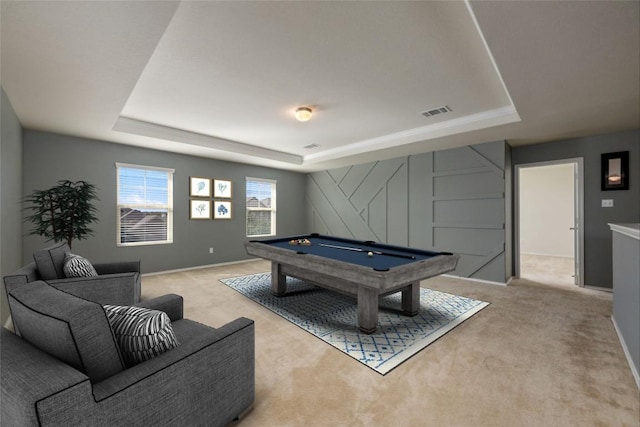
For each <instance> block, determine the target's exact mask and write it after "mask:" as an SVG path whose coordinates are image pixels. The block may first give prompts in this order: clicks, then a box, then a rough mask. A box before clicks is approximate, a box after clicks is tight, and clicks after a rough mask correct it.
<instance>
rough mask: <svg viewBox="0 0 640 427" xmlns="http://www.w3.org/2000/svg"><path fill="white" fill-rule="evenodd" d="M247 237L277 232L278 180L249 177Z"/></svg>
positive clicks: (247, 190)
mask: <svg viewBox="0 0 640 427" xmlns="http://www.w3.org/2000/svg"><path fill="white" fill-rule="evenodd" d="M246 180H247V188H246V200H247V205H246V208H247V209H246V210H247V237H258V236H274V235H275V234H276V181H272V180H266V179H260V178H247V179H246Z"/></svg>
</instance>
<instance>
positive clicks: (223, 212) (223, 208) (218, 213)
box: [213, 200, 231, 219]
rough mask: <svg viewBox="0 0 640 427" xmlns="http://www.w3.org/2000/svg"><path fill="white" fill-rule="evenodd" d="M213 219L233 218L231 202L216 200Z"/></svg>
mask: <svg viewBox="0 0 640 427" xmlns="http://www.w3.org/2000/svg"><path fill="white" fill-rule="evenodd" d="M213 219H231V202H228V201H223V200H214V201H213Z"/></svg>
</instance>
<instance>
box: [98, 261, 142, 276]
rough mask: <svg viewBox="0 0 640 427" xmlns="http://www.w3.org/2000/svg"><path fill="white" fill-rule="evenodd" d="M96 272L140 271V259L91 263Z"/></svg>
mask: <svg viewBox="0 0 640 427" xmlns="http://www.w3.org/2000/svg"><path fill="white" fill-rule="evenodd" d="M93 268H95V269H96V271H97V272H98V274H100V275H102V274H116V273H140V261H139V260H138V261H122V262H109V263H102V264H93Z"/></svg>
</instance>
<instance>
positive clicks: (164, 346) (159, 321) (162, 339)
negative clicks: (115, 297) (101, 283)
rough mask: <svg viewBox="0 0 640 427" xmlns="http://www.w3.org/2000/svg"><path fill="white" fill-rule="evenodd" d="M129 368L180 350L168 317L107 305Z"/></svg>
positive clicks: (157, 312)
mask: <svg viewBox="0 0 640 427" xmlns="http://www.w3.org/2000/svg"><path fill="white" fill-rule="evenodd" d="M104 310H105V312H106V313H107V317H108V319H109V322H111V327H112V329H113V332H114V333H115V335H116V339H117V341H118V346H119V347H120V354H122V358H123V359H124V361H125V364H126V365H127V367H131V366H134V365H136V364H138V363H140V362H144V361H145V360H149V359H151V358H153V357H155V356H157V355H159V354H162V353H164V352H165V351H167V350H171V349H172V348H175V347H177V346H178V340H177V339H176V336H175V335H174V333H173V327H172V326H171V320H170V319H169V316H167V314H166V313H164V312H162V311H158V310H150V309H148V308H143V307H131V306H119V305H105V306H104Z"/></svg>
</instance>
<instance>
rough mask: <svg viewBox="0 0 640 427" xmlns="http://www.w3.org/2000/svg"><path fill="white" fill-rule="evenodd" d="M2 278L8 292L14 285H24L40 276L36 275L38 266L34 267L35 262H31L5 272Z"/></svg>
mask: <svg viewBox="0 0 640 427" xmlns="http://www.w3.org/2000/svg"><path fill="white" fill-rule="evenodd" d="M3 279H4V286H5V289H6V290H7V292H9V291H11V290H12V289H13V287H15V286H19V285H25V284H27V283H29V282H34V281H36V280H39V279H40V276H39V275H38V268H37V267H36V263H35V262H32V263H30V264H27V265H25V266H24V267H22V268H20V269H19V270H16V271H13V272H11V273H10V274H7V275H6V276H4V278H3Z"/></svg>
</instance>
